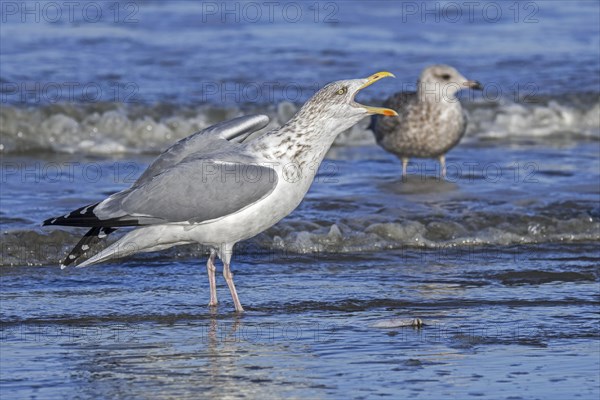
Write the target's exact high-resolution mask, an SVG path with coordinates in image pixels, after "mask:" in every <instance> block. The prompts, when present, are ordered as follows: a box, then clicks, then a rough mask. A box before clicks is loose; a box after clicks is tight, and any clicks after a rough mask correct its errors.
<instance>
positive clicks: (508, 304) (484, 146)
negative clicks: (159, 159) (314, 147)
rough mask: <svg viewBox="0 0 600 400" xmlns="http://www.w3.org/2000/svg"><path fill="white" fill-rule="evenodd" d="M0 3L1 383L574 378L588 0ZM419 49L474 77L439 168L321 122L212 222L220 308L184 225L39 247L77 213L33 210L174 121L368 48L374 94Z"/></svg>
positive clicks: (329, 393)
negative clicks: (239, 211)
mask: <svg viewBox="0 0 600 400" xmlns="http://www.w3.org/2000/svg"><path fill="white" fill-rule="evenodd" d="M575 3H576V4H575ZM0 5H1V8H0V21H1V24H0V49H1V50H0V51H1V57H0V89H1V90H0V106H1V108H0V134H1V135H0V157H1V164H2V169H1V173H2V176H1V193H0V196H1V197H0V200H1V204H0V223H1V226H2V246H1V257H0V264H1V266H0V288H1V292H0V300H1V301H0V312H1V313H0V323H1V325H0V391H1V392H0V393H2V395H3V397H7V398H67V397H69V398H71V397H76V398H108V397H115V398H156V397H159V398H198V397H205V398H233V397H247V398H283V397H286V398H287V397H290V398H372V397H382V396H386V397H390V398H408V397H416V398H424V399H440V398H471V397H472V398H494V399H496V398H498V399H566V398H581V399H597V398H598V396H599V395H600V380H599V379H598V376H599V372H600V328H599V326H600V325H599V324H600V317H599V314H598V309H599V307H598V306H599V305H600V270H599V268H598V267H599V265H600V247H599V246H598V244H599V242H600V50H599V49H600V12H599V11H600V9H599V4H598V3H597V2H595V1H594V2H592V1H580V2H556V1H534V2H479V3H477V4H474V3H467V2H464V3H463V2H427V3H425V2H408V1H403V2H400V1H370V2H359V1H317V2H313V1H311V2H276V3H262V2H183V1H181V2H171V1H170V2H158V1H143V2H142V1H120V2H89V1H86V2H78V3H77V4H76V5H73V6H72V8H71V9H68V8H67V6H65V5H64V4H62V3H60V2H2V3H0ZM457 7H458V8H457ZM439 62H443V63H447V64H451V65H453V66H456V67H457V69H458V70H459V71H461V72H462V73H463V74H464V75H465V76H467V77H468V78H470V79H477V80H479V81H481V82H483V83H484V85H485V86H486V90H485V91H484V92H482V93H470V92H464V93H462V95H461V101H462V102H463V104H464V107H465V110H466V113H467V115H468V118H469V127H468V131H467V134H466V136H465V138H464V139H463V141H462V142H461V144H460V145H459V146H458V147H456V148H455V149H453V150H452V151H451V152H450V153H449V154H448V156H447V164H448V175H447V178H446V179H445V180H440V179H439V178H438V177H437V176H438V174H439V169H438V168H439V167H438V166H437V164H436V163H435V162H433V161H431V160H413V162H412V163H411V164H410V165H409V173H410V174H409V176H408V177H407V178H405V179H402V178H401V177H400V165H399V161H398V160H397V159H396V158H395V157H394V156H392V155H390V154H388V153H386V152H384V151H383V150H381V149H380V148H379V147H377V146H376V145H375V144H374V140H373V137H372V134H371V132H370V131H369V130H368V128H367V125H368V121H362V122H361V123H359V124H357V125H356V126H355V127H354V128H352V129H351V130H349V131H348V132H345V133H343V134H342V135H341V136H340V137H339V138H338V140H337V141H336V143H335V145H334V147H333V148H332V149H331V151H330V152H329V153H328V156H327V158H326V160H325V161H324V163H323V164H322V166H321V169H320V173H319V174H318V176H317V179H316V181H315V183H314V185H313V187H312V188H311V191H310V192H309V194H308V195H307V197H306V199H305V201H304V202H303V203H302V204H301V205H300V206H299V207H298V209H297V210H296V211H294V213H292V214H291V215H290V216H289V217H287V218H286V219H284V220H283V221H281V222H280V223H278V224H277V225H276V226H274V227H273V228H271V229H269V230H267V231H266V232H264V233H262V234H260V235H258V236H257V237H255V238H253V239H251V240H249V241H247V242H244V243H240V244H238V245H237V246H236V249H235V253H234V258H233V264H232V268H233V271H234V273H235V275H236V283H237V288H238V292H239V294H240V298H241V301H242V304H243V305H244V307H245V308H246V309H247V312H246V313H245V314H244V315H242V316H237V315H235V314H234V313H233V312H232V310H233V306H232V303H231V300H230V297H229V294H228V291H227V287H226V285H225V284H224V282H223V280H222V278H221V277H220V275H218V277H217V279H218V282H217V283H218V293H219V300H220V305H219V307H218V308H217V309H216V310H210V309H209V308H208V307H206V304H207V302H208V282H207V278H206V274H205V267H204V264H205V260H206V255H207V249H205V248H202V247H201V246H199V245H198V246H182V247H177V248H173V249H169V250H166V251H163V252H159V253H149V254H142V255H137V256H134V257H130V258H127V259H122V260H114V261H111V262H108V263H105V264H102V265H97V266H92V267H89V268H85V269H76V268H68V269H65V270H62V271H61V270H60V269H59V267H58V261H59V260H60V259H62V257H64V255H65V254H66V253H67V252H68V250H70V248H71V247H72V246H73V245H74V244H75V243H76V242H77V241H78V239H79V237H80V235H81V234H82V233H83V231H82V230H78V229H69V228H61V227H59V228H41V227H40V223H41V221H43V220H44V219H46V218H48V217H50V216H55V215H61V214H64V213H66V212H68V211H71V210H72V209H75V208H77V207H79V206H82V205H84V204H88V203H91V202H95V201H98V200H100V199H102V198H104V197H106V196H107V195H109V194H111V193H114V192H115V191H118V190H121V189H123V188H125V187H127V186H128V185H130V184H131V183H132V182H133V181H134V180H135V178H136V177H137V176H139V175H140V174H141V173H142V171H143V170H144V168H145V167H146V166H147V165H148V164H149V163H150V162H151V161H152V159H153V158H154V157H155V156H156V155H157V154H158V152H159V151H160V150H161V149H163V148H165V147H166V146H168V145H170V144H171V143H173V142H174V141H176V140H178V139H179V138H182V137H185V136H187V135H189V134H190V133H193V132H194V131H197V130H198V129H201V128H204V127H206V126H208V125H210V124H212V123H215V122H218V121H221V120H223V119H227V118H231V117H234V116H238V115H243V114H247V113H265V114H268V115H269V116H270V117H271V119H272V121H271V124H270V126H277V125H280V124H282V123H285V122H286V121H287V120H288V119H289V118H290V116H291V115H292V114H293V113H294V111H295V110H296V109H297V107H298V105H299V104H301V103H302V102H303V101H305V100H306V99H307V98H308V97H310V95H311V94H312V93H314V91H315V90H317V89H318V88H319V87H321V86H322V85H323V84H325V83H327V82H329V81H332V80H336V79H344V78H355V77H364V76H368V75H369V74H371V73H374V72H376V71H380V70H388V71H391V72H393V73H394V74H395V75H396V76H397V79H396V80H385V81H382V82H379V83H378V84H377V85H373V87H370V88H369V89H368V90H367V91H365V93H362V94H361V99H360V101H361V102H363V103H369V104H378V103H380V102H382V101H383V100H384V99H385V97H386V96H387V95H389V94H391V93H393V92H395V91H398V90H402V89H404V90H410V89H414V85H415V81H416V79H417V76H418V73H419V71H420V69H422V68H423V67H425V66H426V65H428V64H431V63H439ZM117 236H118V234H117ZM94 250H96V249H94ZM415 319H420V320H421V321H422V323H423V324H422V325H420V324H414V321H415ZM417 325H420V326H417Z"/></svg>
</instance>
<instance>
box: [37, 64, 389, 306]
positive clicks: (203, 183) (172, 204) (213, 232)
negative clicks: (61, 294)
mask: <svg viewBox="0 0 600 400" xmlns="http://www.w3.org/2000/svg"><path fill="white" fill-rule="evenodd" d="M389 76H393V75H392V74H391V73H389V72H379V73H376V74H374V75H371V76H370V77H368V78H365V79H352V80H343V81H337V82H333V83H330V84H328V85H327V86H325V87H324V88H322V89H321V90H319V91H318V92H317V93H316V94H315V95H314V96H313V97H312V98H311V99H310V100H308V101H307V102H306V103H305V104H304V105H303V106H302V108H301V109H300V110H299V111H298V112H297V113H296V114H295V115H294V116H293V117H292V119H291V120H290V121H288V122H287V123H286V124H285V125H283V126H282V127H280V128H278V129H274V130H271V131H269V132H266V133H264V134H262V135H260V136H259V137H257V138H254V139H252V140H249V141H244V138H245V137H246V136H247V135H250V134H251V133H252V132H254V131H256V130H258V129H261V128H262V127H263V126H265V125H266V124H267V123H268V117H266V116H253V117H244V118H241V119H236V120H232V121H229V122H225V123H222V124H218V125H215V126H213V127H211V128H208V129H206V130H204V131H201V132H199V133H197V134H194V135H192V136H190V137H188V138H186V139H183V140H182V141H180V142H178V143H176V144H175V145H173V146H172V147H171V148H169V149H167V150H166V151H165V152H164V153H163V154H161V155H160V156H159V157H158V158H157V159H156V160H155V161H154V162H153V163H152V164H151V165H150V166H149V167H148V169H147V170H146V171H145V172H144V173H143V174H142V176H141V177H140V178H139V179H138V180H137V181H136V182H135V183H134V184H133V185H132V186H131V187H130V188H128V189H125V190H123V191H121V192H118V193H115V194H113V195H111V196H109V197H108V198H106V199H105V200H103V201H100V202H98V203H95V204H91V205H88V206H85V207H81V208H79V209H77V210H75V211H72V212H70V213H69V214H67V215H64V216H62V217H56V218H50V219H48V220H46V221H44V225H63V226H79V227H89V228H91V229H90V231H89V232H88V233H87V234H86V236H85V237H84V238H83V239H82V240H81V241H80V242H79V243H78V244H77V246H76V247H75V249H74V250H73V251H72V252H71V254H69V256H68V257H67V259H66V260H65V261H63V263H62V266H63V267H64V266H66V265H68V264H70V263H72V262H73V261H75V260H76V259H78V258H79V257H80V256H81V255H82V254H83V252H84V251H85V250H86V249H87V248H89V245H90V244H91V243H92V242H94V241H97V240H98V239H99V238H101V237H103V236H106V235H107V234H109V233H111V232H112V231H113V230H114V229H116V228H119V227H136V229H134V230H132V231H130V232H128V233H127V234H125V235H124V236H123V237H122V238H121V239H119V240H117V241H116V242H114V243H113V244H111V245H110V246H108V247H107V248H105V249H104V250H102V251H100V252H99V253H97V254H95V255H93V256H92V257H91V258H89V259H87V260H86V261H84V262H82V263H81V264H79V265H78V266H79V267H84V266H89V265H92V264H96V263H99V262H103V261H107V260H109V259H112V258H117V257H124V256H129V255H132V254H135V253H138V252H150V251H158V250H163V249H167V248H170V247H172V246H177V245H182V244H190V243H200V244H203V245H206V246H208V247H210V248H211V253H210V256H209V259H208V262H207V272H208V277H209V287H210V302H209V306H215V305H216V304H217V294H216V278H215V270H216V268H215V265H214V261H215V257H219V258H220V259H221V260H222V261H223V276H224V278H225V281H226V283H227V286H228V287H229V290H230V292H231V297H232V299H233V303H234V307H235V310H236V312H242V311H243V308H242V305H241V303H240V300H239V297H238V295H237V291H236V288H235V285H234V283H233V274H232V273H231V269H230V264H231V257H232V254H233V247H234V245H235V244H236V243H237V242H239V241H242V240H246V239H249V238H251V237H253V236H255V235H257V234H259V233H261V232H263V231H264V230H266V229H268V228H269V227H271V226H273V225H274V224H275V223H277V222H278V221H280V220H281V219H282V218H284V217H285V216H287V215H288V214H290V213H291V212H292V211H293V210H294V209H295V208H296V207H297V206H298V205H299V204H300V202H301V201H302V199H303V198H304V196H305V195H306V193H307V191H308V189H309V187H310V185H311V183H312V182H313V179H314V177H315V175H316V173H317V169H318V166H319V165H320V163H321V161H322V160H323V158H324V157H325V154H326V153H327V151H328V150H329V148H330V147H331V144H332V143H333V141H334V139H335V138H336V136H337V135H338V134H339V133H341V132H343V131H344V130H346V129H348V128H350V127H351V126H353V125H354V124H356V123H357V122H358V121H359V120H361V119H362V118H364V117H366V116H368V115H374V114H382V115H387V116H395V115H397V113H396V112H395V111H393V110H390V109H388V108H381V107H370V106H365V105H362V104H359V103H357V102H355V101H354V97H355V96H356V94H357V93H358V92H359V91H360V90H361V89H363V88H365V87H367V86H369V85H371V84H373V83H375V82H377V81H378V80H380V79H382V78H385V77H389Z"/></svg>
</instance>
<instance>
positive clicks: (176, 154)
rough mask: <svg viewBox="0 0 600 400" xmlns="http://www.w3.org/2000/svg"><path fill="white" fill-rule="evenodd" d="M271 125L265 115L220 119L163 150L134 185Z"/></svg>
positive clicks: (239, 141) (239, 140)
mask: <svg viewBox="0 0 600 400" xmlns="http://www.w3.org/2000/svg"><path fill="white" fill-rule="evenodd" d="M268 124H269V117H268V116H266V115H261V114H257V115H247V116H243V117H238V118H234V119H231V120H229V121H224V122H220V123H218V124H216V125H212V126H210V127H208V128H206V129H203V130H201V131H199V132H196V133H194V134H192V135H190V136H188V137H186V138H183V139H181V140H180V141H178V142H177V143H175V144H174V145H172V146H171V147H169V148H168V149H166V150H165V151H164V152H162V153H161V155H160V156H158V158H156V160H154V161H153V162H152V164H150V166H149V167H148V168H147V169H146V170H145V171H144V173H142V175H141V176H140V177H139V178H138V179H137V181H136V182H135V183H134V184H133V186H134V187H135V186H139V185H141V184H143V183H144V182H146V181H148V180H149V179H150V178H152V177H153V176H155V175H157V174H159V173H160V172H161V171H163V170H165V169H166V168H169V167H172V166H174V165H175V164H177V163H179V162H181V161H182V160H183V159H184V158H186V157H188V156H190V155H192V154H194V153H198V152H202V153H204V154H208V153H212V152H215V151H221V150H226V149H227V148H228V146H231V145H232V143H241V142H242V141H244V139H246V138H247V137H248V136H249V135H251V134H252V133H254V132H257V131H259V130H260V129H262V128H264V127H265V126H267V125H268Z"/></svg>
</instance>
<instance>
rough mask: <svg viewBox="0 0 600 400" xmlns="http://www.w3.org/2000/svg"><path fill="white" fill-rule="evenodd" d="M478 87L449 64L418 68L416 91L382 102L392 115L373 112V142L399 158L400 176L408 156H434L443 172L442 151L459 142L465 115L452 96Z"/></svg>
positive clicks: (398, 94) (397, 94)
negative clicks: (419, 72)
mask: <svg viewBox="0 0 600 400" xmlns="http://www.w3.org/2000/svg"><path fill="white" fill-rule="evenodd" d="M467 88H471V89H476V90H482V89H483V86H482V85H481V83H479V82H477V81H471V80H468V79H467V78H465V77H464V76H462V75H461V74H460V73H459V72H458V71H457V70H456V69H455V68H452V67H451V66H449V65H432V66H430V67H427V68H425V69H424V70H423V71H422V72H421V76H420V78H419V81H418V83H417V92H398V93H396V94H394V95H393V96H391V97H390V98H388V99H387V100H386V101H385V103H384V106H385V107H389V108H392V109H394V110H396V111H397V112H398V114H399V115H398V117H396V118H380V117H379V116H376V115H375V116H373V118H372V121H371V130H372V131H373V133H374V134H375V138H376V139H377V143H378V144H379V145H380V146H381V147H383V148H384V149H385V150H387V151H388V152H390V153H392V154H395V155H396V156H397V157H398V158H400V159H401V160H402V176H403V177H404V176H405V175H406V167H407V165H408V160H409V159H410V158H411V157H417V158H437V159H438V160H439V162H440V175H441V176H442V177H444V176H446V153H447V152H448V151H450V149H452V148H453V147H454V146H456V145H457V144H458V142H460V139H461V138H462V137H463V135H464V134H465V131H466V130H467V118H466V116H465V114H464V112H463V109H462V106H461V105H460V102H459V101H458V99H457V98H456V97H455V95H456V93H458V92H459V91H461V90H462V89H467Z"/></svg>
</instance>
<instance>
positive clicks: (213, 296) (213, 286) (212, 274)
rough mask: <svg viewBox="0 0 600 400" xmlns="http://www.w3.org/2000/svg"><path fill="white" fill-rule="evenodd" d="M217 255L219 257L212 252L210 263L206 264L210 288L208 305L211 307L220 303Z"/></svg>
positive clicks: (209, 258)
mask: <svg viewBox="0 0 600 400" xmlns="http://www.w3.org/2000/svg"><path fill="white" fill-rule="evenodd" d="M216 255H217V254H216V252H214V251H213V250H211V251H210V257H208V261H207V262H206V271H207V272H208V284H209V286H210V302H209V303H208V306H209V307H215V306H216V305H217V303H218V301H217V278H216V271H217V267H215V257H216Z"/></svg>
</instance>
